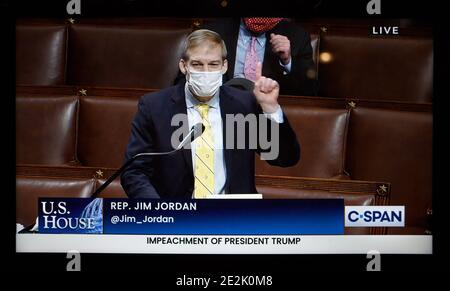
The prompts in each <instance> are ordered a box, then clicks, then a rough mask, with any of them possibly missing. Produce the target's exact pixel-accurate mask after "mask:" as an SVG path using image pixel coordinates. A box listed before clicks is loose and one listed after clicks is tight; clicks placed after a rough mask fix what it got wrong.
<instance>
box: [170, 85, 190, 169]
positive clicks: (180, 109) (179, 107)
mask: <svg viewBox="0 0 450 291" xmlns="http://www.w3.org/2000/svg"><path fill="white" fill-rule="evenodd" d="M171 99H172V102H173V106H172V114H171V116H172V117H173V116H175V115H176V114H182V115H183V123H182V126H183V127H184V129H183V132H186V133H187V132H189V130H190V129H189V121H188V118H187V108H186V98H185V94H184V84H183V85H178V86H177V88H176V89H175V90H174V93H173V95H172V96H171ZM181 151H182V155H183V159H184V161H185V162H186V167H187V170H188V171H190V172H191V173H192V175H193V174H194V173H193V170H192V153H191V150H190V149H182V150H181Z"/></svg>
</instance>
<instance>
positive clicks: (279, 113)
mask: <svg viewBox="0 0 450 291" xmlns="http://www.w3.org/2000/svg"><path fill="white" fill-rule="evenodd" d="M264 116H265V117H267V118H268V119H270V120H272V121H275V122H276V123H283V122H284V118H283V110H281V106H280V105H278V109H277V110H276V111H275V112H274V113H265V112H264Z"/></svg>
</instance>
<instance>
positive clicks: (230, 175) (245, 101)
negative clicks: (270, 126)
mask: <svg viewBox="0 0 450 291" xmlns="http://www.w3.org/2000/svg"><path fill="white" fill-rule="evenodd" d="M220 110H221V115H222V120H223V134H224V138H223V140H224V151H225V152H224V157H225V166H226V175H227V176H226V183H225V190H226V193H257V192H256V187H255V152H260V149H256V150H255V149H249V148H248V147H246V149H236V147H235V149H225V142H226V141H225V137H226V127H225V114H239V113H242V114H244V115H246V114H250V113H253V114H260V113H262V111H261V107H260V106H259V105H258V104H257V102H256V98H255V96H254V95H253V94H252V93H250V92H247V91H243V90H239V89H236V88H232V87H229V86H222V87H221V88H220ZM179 113H184V116H185V117H186V119H185V120H184V123H183V124H184V125H186V128H185V130H186V131H188V130H189V128H187V124H188V122H187V109H186V101H185V93H184V86H183V85H182V84H180V85H177V86H173V87H170V88H167V89H164V90H161V91H159V92H155V93H149V94H145V95H144V96H143V97H142V98H141V99H140V101H139V105H138V111H137V113H136V116H135V118H134V120H133V123H132V128H131V135H130V139H129V142H128V146H127V149H126V154H125V159H126V160H128V159H130V158H131V157H132V156H134V155H136V154H138V153H141V152H159V151H163V152H164V151H171V150H173V148H172V145H171V136H172V133H173V132H174V131H175V130H177V129H178V128H180V126H178V127H175V126H171V120H172V117H173V116H174V115H175V114H179ZM269 131H270V130H269ZM234 132H235V135H236V130H234ZM269 134H270V132H269ZM235 141H236V137H235ZM299 159H300V145H299V143H298V141H297V137H296V135H295V133H294V131H293V130H292V128H291V126H290V125H289V121H288V119H287V118H286V116H284V122H283V123H282V124H280V148H279V155H278V158H277V159H275V160H271V161H268V162H269V163H270V164H272V165H276V166H281V167H288V166H293V165H295V164H296V163H297V162H298V161H299ZM121 183H122V186H123V188H124V190H125V192H126V193H127V195H128V196H129V197H130V198H190V197H191V196H192V192H193V189H194V174H193V169H192V157H191V150H190V149H183V150H180V151H178V152H176V153H174V154H171V155H167V156H156V157H155V156H154V157H142V158H140V159H138V160H136V161H134V162H133V163H132V164H131V165H130V166H128V167H127V168H126V169H125V170H124V172H123V173H122V175H121Z"/></svg>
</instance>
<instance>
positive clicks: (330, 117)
mask: <svg viewBox="0 0 450 291" xmlns="http://www.w3.org/2000/svg"><path fill="white" fill-rule="evenodd" d="M282 106H283V107H282V108H283V111H284V113H285V114H286V116H287V117H288V118H289V122H290V124H291V125H292V127H293V129H294V131H295V133H296V134H297V139H298V140H299V142H300V145H301V158H300V162H299V163H298V164H297V165H296V166H294V167H288V168H280V167H274V166H270V165H269V164H268V163H267V162H266V161H263V160H261V159H260V158H259V157H256V174H261V175H275V176H294V177H316V178H333V177H334V178H346V174H345V173H344V159H345V144H346V138H347V126H348V117H349V112H348V110H347V109H346V108H345V107H344V106H342V107H341V108H332V107H327V106H326V105H325V106H319V105H304V104H302V103H301V102H298V104H284V105H282Z"/></svg>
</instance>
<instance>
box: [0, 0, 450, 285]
mask: <svg viewBox="0 0 450 291" xmlns="http://www.w3.org/2000/svg"><path fill="white" fill-rule="evenodd" d="M81 1H82V13H83V14H82V16H76V17H117V16H122V17H133V16H159V17H221V16H236V15H237V16H242V15H246V16H280V15H281V16H287V17H294V16H295V17H325V18H326V17H337V18H373V19H376V18H381V17H382V18H414V19H418V20H427V21H430V22H432V24H433V34H434V40H435V42H434V64H435V66H434V96H433V99H434V101H433V102H434V104H433V114H434V128H433V130H434V132H433V208H434V209H433V255H382V256H381V260H382V270H383V271H439V270H443V269H441V268H443V267H445V266H446V264H447V261H446V260H447V256H448V250H447V247H448V246H449V245H450V244H449V243H448V240H447V238H446V236H445V234H446V228H447V226H446V222H447V220H448V219H447V213H446V212H447V205H449V204H448V203H446V202H447V201H446V199H448V198H447V197H448V193H447V192H448V190H447V187H446V185H445V183H444V181H446V178H447V177H446V166H447V163H446V160H447V159H444V157H446V155H447V152H448V149H449V147H448V143H447V141H446V138H445V137H446V135H447V133H448V130H446V125H447V124H449V123H447V122H445V121H444V119H445V117H447V116H448V115H449V114H448V112H447V111H448V108H449V107H448V106H446V105H447V104H446V102H447V99H448V98H449V97H450V96H448V95H449V94H448V90H447V88H446V87H447V83H448V77H449V76H450V71H449V62H448V54H449V52H450V47H449V39H450V37H449V35H450V34H449V30H448V28H447V27H446V26H447V24H446V23H445V22H446V20H447V18H448V16H447V15H444V11H446V9H444V7H441V6H444V5H443V4H440V3H441V2H440V1H424V2H419V3H415V2H411V1H407V0H396V1H390V0H381V1H382V15H381V16H373V15H372V16H369V15H367V13H366V11H365V5H366V4H367V2H368V0H348V1H335V0H322V1H321V0H317V1H316V0H304V1H301V0H296V1H294V0H276V1H272V2H271V3H272V4H269V3H264V2H262V1H255V0H227V2H228V4H227V7H222V6H221V2H222V1H220V0H193V1H186V0H185V1H182V0H165V1H162V0H81ZM67 2H68V0H67V1H65V0H62V1H58V2H56V1H52V0H41V1H29V0H18V1H14V3H13V4H11V3H7V1H5V0H1V1H0V7H1V8H6V9H1V11H2V12H1V15H2V17H1V21H2V23H1V24H2V25H1V26H2V29H5V33H6V34H7V35H9V38H8V39H7V40H8V41H6V42H4V44H5V45H4V46H3V47H2V49H6V50H7V52H6V53H3V54H2V56H3V58H4V59H5V62H3V63H8V65H9V66H2V71H3V74H2V82H5V85H4V86H2V88H4V89H5V88H7V89H5V91H6V93H5V94H4V95H6V96H4V98H3V101H4V102H6V104H8V105H4V110H3V114H2V117H3V118H5V120H4V122H3V124H4V125H6V127H7V131H9V130H11V135H9V137H8V138H7V140H9V141H15V126H14V121H15V116H14V112H15V102H14V101H12V100H14V99H13V98H12V95H15V94H14V93H15V61H14V60H15V45H14V44H15V20H16V18H18V17H42V18H45V17H58V18H60V17H64V18H68V17H70V16H68V15H67V14H66V12H65V5H66V3H67ZM255 4H256V6H254V5H255ZM275 4H276V5H275ZM316 4H319V5H316ZM11 5H13V6H11ZM343 5H345V6H343ZM174 7H176V9H174ZM6 34H4V35H6ZM6 44H9V46H8V45H6ZM6 99H7V100H6ZM9 102H11V103H9ZM10 114H11V115H10ZM5 140H6V138H5ZM9 149H11V153H12V154H10V155H9V154H8V157H11V158H12V159H11V161H7V162H6V163H5V165H6V167H5V168H6V169H9V165H11V169H14V170H13V171H9V170H6V175H3V176H2V178H4V181H5V182H4V185H7V186H8V187H4V188H3V191H4V194H3V195H4V196H7V200H10V201H9V202H8V203H6V202H5V204H4V205H5V206H4V209H6V210H7V211H8V210H12V213H11V216H10V220H8V221H11V225H8V226H7V227H6V228H4V231H6V232H8V233H9V234H13V235H12V236H13V238H12V240H8V243H9V244H8V245H9V247H10V251H11V252H10V253H8V255H9V254H11V259H12V264H10V266H13V268H14V270H16V271H20V272H22V271H32V272H35V271H49V270H51V271H65V266H66V263H67V261H68V260H67V259H66V255H65V254H23V253H22V254H18V253H15V211H14V209H15V195H13V193H15V175H14V174H15V158H14V157H15V143H14V142H11V143H8V152H9ZM10 176H11V178H10ZM9 187H11V188H9ZM13 220H14V224H12V221H13ZM4 221H5V220H4ZM13 227H14V229H13ZM8 258H9V256H8ZM367 261H368V259H367V258H366V256H365V255H265V256H264V255H128V254H121V255H117V254H116V255H107V254H82V271H132V272H135V271H144V272H147V274H148V276H149V278H151V280H152V282H159V283H162V284H163V285H166V286H168V287H172V286H173V287H176V286H175V285H174V284H172V283H171V282H172V281H173V280H175V279H176V277H177V276H179V275H183V274H186V275H195V274H204V273H209V274H213V275H223V274H224V275H252V274H253V275H258V274H259V275H272V276H273V277H274V286H273V287H275V285H276V287H278V286H280V285H278V284H281V285H286V284H289V283H292V284H295V285H300V284H301V281H300V280H301V277H302V276H301V273H300V272H301V271H320V272H324V271H325V272H327V271H329V272H336V271H365V266H366V264H367ZM275 282H276V283H275Z"/></svg>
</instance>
